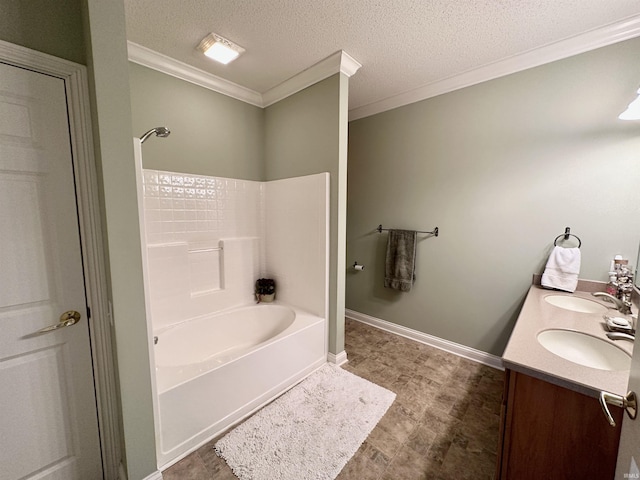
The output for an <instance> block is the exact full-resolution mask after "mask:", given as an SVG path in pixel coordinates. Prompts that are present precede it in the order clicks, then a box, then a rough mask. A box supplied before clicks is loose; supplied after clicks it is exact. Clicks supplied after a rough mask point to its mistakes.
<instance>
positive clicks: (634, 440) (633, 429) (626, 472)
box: [616, 337, 640, 479]
mask: <svg viewBox="0 0 640 480" xmlns="http://www.w3.org/2000/svg"><path fill="white" fill-rule="evenodd" d="M619 341H623V340H619ZM627 390H628V391H630V392H636V394H640V340H639V339H638V337H636V339H635V341H634V343H633V358H632V359H631V372H630V374H629V386H628V388H627ZM639 466H640V418H636V419H635V420H632V419H631V418H629V417H628V416H627V415H626V414H625V416H624V420H622V435H621V436H620V447H619V449H618V464H617V466H616V479H627V478H639V479H640V469H639V468H638V467H639Z"/></svg>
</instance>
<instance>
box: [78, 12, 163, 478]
mask: <svg viewBox="0 0 640 480" xmlns="http://www.w3.org/2000/svg"><path fill="white" fill-rule="evenodd" d="M85 2H86V4H85V17H84V21H85V23H86V25H87V27H86V34H87V42H86V43H87V49H88V71H89V80H90V92H91V107H92V122H93V135H94V138H93V139H94V142H95V150H96V163H97V165H98V172H99V176H100V183H101V190H102V191H101V194H102V197H103V208H104V219H103V226H104V227H105V229H106V232H105V233H106V236H105V243H106V246H107V248H108V255H109V261H108V270H109V274H110V276H109V279H110V297H111V303H112V314H113V320H114V324H115V343H116V352H117V364H118V380H119V390H120V403H121V408H122V425H123V441H124V452H123V453H124V456H125V460H126V463H125V468H126V472H127V478H128V479H129V480H137V479H143V478H146V477H148V476H149V475H151V474H152V473H154V472H155V471H156V470H157V465H156V451H155V430H154V423H153V398H152V395H151V367H150V363H149V350H148V348H149V347H148V345H149V340H150V337H149V332H148V331H147V321H146V313H145V304H144V285H143V278H142V250H141V247H140V227H139V220H138V208H137V188H136V180H135V162H134V156H133V139H132V135H131V131H132V126H131V99H130V94H129V65H128V63H129V62H128V60H127V44H126V32H125V17H124V4H123V3H122V1H108V2H105V1H104V0H85Z"/></svg>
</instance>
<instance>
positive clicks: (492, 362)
mask: <svg viewBox="0 0 640 480" xmlns="http://www.w3.org/2000/svg"><path fill="white" fill-rule="evenodd" d="M345 316H346V317H347V318H350V319H352V320H356V321H358V322H361V323H366V324H367V325H371V326H372V327H376V328H379V329H380V330H385V331H387V332H390V333H393V334H395V335H400V336H401V337H405V338H409V339H411V340H415V341H416V342H420V343H424V344H425V345H429V346H431V347H435V348H438V349H440V350H444V351H445V352H449V353H453V354H454V355H458V356H459V357H463V358H466V359H468V360H472V361H474V362H478V363H482V364H483V365H486V366H488V367H492V368H496V369H498V370H504V366H503V364H502V358H500V357H497V356H495V355H492V354H490V353H487V352H483V351H481V350H476V349H475V348H471V347H467V346H465V345H460V344H459V343H455V342H451V341H449V340H445V339H443V338H438V337H434V336H433V335H429V334H427V333H423V332H419V331H418V330H413V329H411V328H407V327H403V326H402V325H398V324H396V323H391V322H387V321H386V320H382V319H380V318H376V317H372V316H371V315H367V314H364V313H360V312H356V311H354V310H349V309H347V310H345ZM330 355H331V354H330Z"/></svg>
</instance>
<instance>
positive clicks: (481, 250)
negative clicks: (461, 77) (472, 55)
mask: <svg viewBox="0 0 640 480" xmlns="http://www.w3.org/2000/svg"><path fill="white" fill-rule="evenodd" d="M638 51H640V39H634V40H629V41H626V42H624V43H619V44H615V45H612V46H609V47H605V48H601V49H598V50H595V51H592V52H589V53H585V54H582V55H579V56H575V57H571V58H568V59H565V60H561V61H557V62H554V63H551V64H548V65H544V66H541V67H538V68H534V69H530V70H527V71H524V72H520V73H517V74H513V75H510V76H506V77H503V78H500V79H496V80H493V81H489V82H485V83H482V84H479V85H476V86H473V87H469V88H465V89H462V90H458V91H455V92H452V93H448V94H445V95H441V96H438V97H434V98H431V99H428V100H425V101H422V102H419V103H414V104H412V105H408V106H405V107H401V108H397V109H395V110H391V111H387V112H384V113H381V114H378V115H374V116H371V117H367V118H363V119H360V120H357V121H353V122H351V123H350V124H349V167H348V173H349V176H348V211H347V214H348V228H347V253H348V256H347V264H348V265H351V264H353V262H354V261H356V260H357V261H358V263H361V264H364V265H366V267H367V268H366V269H365V270H364V271H363V272H355V271H353V270H351V271H349V273H348V275H347V290H346V306H347V308H348V309H352V310H354V311H357V312H361V313H365V314H368V315H371V316H373V317H377V318H381V319H384V320H387V321H390V322H393V323H396V324H399V325H403V326H406V327H408V328H412V329H415V330H418V331H420V332H424V333H428V334H431V335H435V336H437V337H440V338H444V339H447V340H451V341H453V342H457V343H460V344H462V345H467V346H470V347H473V348H476V349H479V350H482V351H486V352H489V353H492V354H495V355H501V354H502V351H503V349H504V346H505V345H506V342H507V340H508V338H509V335H510V333H511V329H512V327H513V325H514V322H515V320H516V318H517V315H518V312H519V309H520V307H521V305H522V302H523V299H524V296H525V294H526V292H527V289H528V287H529V285H530V282H531V275H532V274H533V273H541V272H542V270H543V268H544V265H545V263H546V259H547V257H548V254H549V252H550V249H551V248H552V246H553V240H554V238H555V237H556V236H557V235H559V234H560V233H562V232H563V231H564V228H565V227H566V226H569V227H571V229H572V232H573V233H575V234H576V235H578V236H579V237H580V238H581V239H582V243H583V244H582V249H581V253H582V269H581V277H583V278H588V279H595V280H606V278H607V277H606V272H607V270H608V268H609V262H610V259H611V258H612V257H613V256H614V255H615V254H617V253H621V254H623V255H624V256H626V257H628V258H631V259H632V261H634V259H635V256H636V252H637V248H638V240H640V220H639V216H638V210H639V208H638V206H639V205H640V190H639V189H638V179H640V128H639V127H638V124H637V123H636V124H633V122H622V121H620V120H618V119H617V115H618V114H619V113H620V111H621V110H623V109H624V107H626V105H627V104H628V103H629V101H631V100H632V99H633V98H634V93H635V91H636V90H637V88H638V84H639V83H640V63H638V61H637V59H638ZM380 223H381V224H383V226H384V227H387V228H405V229H412V230H432V229H433V228H434V227H436V226H438V227H440V236H439V237H437V238H427V237H426V236H424V235H421V236H419V239H420V241H419V242H418V246H417V265H416V282H415V285H414V287H413V290H412V291H411V292H409V293H399V292H396V291H394V290H390V289H385V288H384V287H383V279H384V256H385V248H386V239H387V234H386V233H382V234H379V233H377V232H376V231H375V230H374V229H375V227H376V226H377V225H378V224H380Z"/></svg>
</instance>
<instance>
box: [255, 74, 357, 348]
mask: <svg viewBox="0 0 640 480" xmlns="http://www.w3.org/2000/svg"><path fill="white" fill-rule="evenodd" d="M347 98H348V78H347V77H346V76H345V75H344V74H336V75H333V76H331V77H329V78H327V79H325V80H323V81H322V82H319V83H317V84H315V85H312V86H310V87H308V88H306V89H304V90H302V91H301V92H298V93H297V94H295V95H292V96H290V97H287V98H285V99H284V100H281V101H280V102H278V103H276V104H274V105H271V106H269V107H267V108H266V109H265V132H266V133H265V148H264V151H265V180H277V179H280V178H289V177H297V176H301V175H310V174H313V173H320V172H329V174H330V183H331V185H330V197H331V198H330V216H331V220H330V266H329V351H330V352H331V353H334V354H339V353H341V352H342V351H343V350H344V297H343V295H344V288H343V285H344V275H345V273H344V258H345V243H344V234H343V232H344V231H345V229H346V219H345V212H346V197H345V193H346V148H347V144H346V141H345V139H346V130H347V123H346V119H347V114H348V112H347V103H346V102H347ZM341 238H342V241H341Z"/></svg>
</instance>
